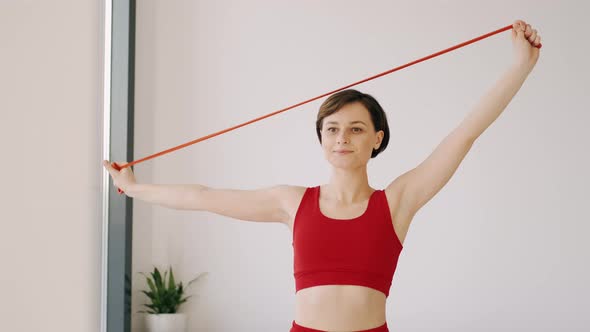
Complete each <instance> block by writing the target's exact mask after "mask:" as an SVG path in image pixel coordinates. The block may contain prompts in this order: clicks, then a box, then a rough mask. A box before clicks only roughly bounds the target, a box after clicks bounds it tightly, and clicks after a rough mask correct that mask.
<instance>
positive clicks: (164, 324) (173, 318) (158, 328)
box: [146, 313, 186, 332]
mask: <svg viewBox="0 0 590 332" xmlns="http://www.w3.org/2000/svg"><path fill="white" fill-rule="evenodd" d="M146 326H147V331H148V332H186V314H183V313H175V314H148V315H147V316H146Z"/></svg>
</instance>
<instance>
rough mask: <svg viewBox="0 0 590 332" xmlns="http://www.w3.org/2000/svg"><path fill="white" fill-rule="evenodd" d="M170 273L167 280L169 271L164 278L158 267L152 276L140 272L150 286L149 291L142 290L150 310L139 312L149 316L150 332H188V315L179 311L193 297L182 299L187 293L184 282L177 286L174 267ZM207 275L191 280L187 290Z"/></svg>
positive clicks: (148, 326)
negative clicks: (149, 301) (147, 299)
mask: <svg viewBox="0 0 590 332" xmlns="http://www.w3.org/2000/svg"><path fill="white" fill-rule="evenodd" d="M169 271H170V275H169V278H168V279H166V276H167V275H168V271H165V272H164V277H163V278H162V275H161V274H160V271H159V270H158V268H156V267H154V271H153V272H151V273H150V274H151V276H147V275H145V274H144V273H141V272H140V273H141V274H142V275H143V276H145V278H146V281H147V284H148V286H149V291H146V290H142V291H141V292H142V293H144V294H145V295H147V297H148V298H149V299H150V300H151V303H149V304H144V306H146V307H148V308H149V309H150V310H148V311H138V313H146V314H148V315H147V317H146V324H147V329H148V332H186V325H187V324H186V315H185V314H184V313H179V312H178V309H179V308H180V305H181V304H183V303H184V302H186V300H187V299H188V298H190V297H191V296H192V295H191V296H189V297H185V298H183V297H182V296H183V294H184V291H185V288H183V285H182V281H181V282H179V283H178V284H176V281H175V280H174V273H173V272H172V267H170V268H169ZM205 273H206V272H204V273H201V274H200V275H198V276H197V277H196V278H195V279H193V280H191V281H190V282H189V283H188V284H187V285H186V288H188V287H189V286H190V284H191V283H193V282H194V281H196V280H197V279H199V278H200V277H201V276H203V275H204V274H205Z"/></svg>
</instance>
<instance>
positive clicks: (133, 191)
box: [121, 183, 139, 197]
mask: <svg viewBox="0 0 590 332" xmlns="http://www.w3.org/2000/svg"><path fill="white" fill-rule="evenodd" d="M138 185H139V184H138V183H132V184H130V185H128V186H127V187H125V189H123V188H121V189H122V190H123V191H124V192H125V195H127V196H129V197H135V196H136V195H137V192H138V190H139V187H138Z"/></svg>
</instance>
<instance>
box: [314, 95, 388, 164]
mask: <svg viewBox="0 0 590 332" xmlns="http://www.w3.org/2000/svg"><path fill="white" fill-rule="evenodd" d="M321 135H322V148H323V150H324V155H325V157H326V159H327V160H328V161H329V162H330V163H331V164H332V165H333V166H334V167H338V168H345V169H354V168H358V167H363V166H365V165H366V164H367V162H368V161H369V159H371V153H372V152H373V149H377V148H379V145H380V144H381V140H382V139H383V135H384V133H383V131H382V130H380V131H379V132H378V133H376V132H375V128H374V126H373V122H372V121H371V115H370V114H369V111H368V110H367V108H365V106H364V105H363V104H361V103H360V102H354V103H351V104H347V105H344V106H343V107H342V108H340V109H339V110H338V111H337V112H335V113H334V114H332V115H330V116H327V117H325V118H324V121H323V123H322V129H321Z"/></svg>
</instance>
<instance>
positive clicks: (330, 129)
mask: <svg viewBox="0 0 590 332" xmlns="http://www.w3.org/2000/svg"><path fill="white" fill-rule="evenodd" d="M332 129H334V130H336V128H334V127H330V128H328V129H326V130H327V131H329V132H333V131H332Z"/></svg>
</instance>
